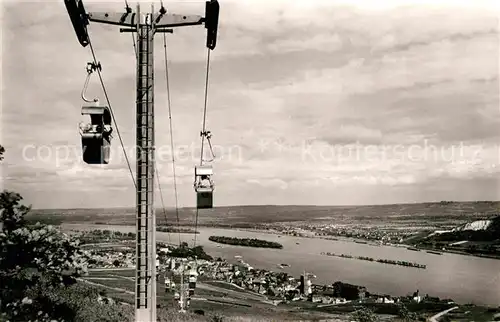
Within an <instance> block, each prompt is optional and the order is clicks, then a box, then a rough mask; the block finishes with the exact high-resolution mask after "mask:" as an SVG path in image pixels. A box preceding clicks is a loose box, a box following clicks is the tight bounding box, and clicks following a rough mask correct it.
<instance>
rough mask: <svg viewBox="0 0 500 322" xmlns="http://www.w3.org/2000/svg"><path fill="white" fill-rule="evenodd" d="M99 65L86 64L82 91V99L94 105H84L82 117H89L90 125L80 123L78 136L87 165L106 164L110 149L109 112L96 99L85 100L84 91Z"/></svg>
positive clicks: (110, 129) (111, 129)
mask: <svg viewBox="0 0 500 322" xmlns="http://www.w3.org/2000/svg"><path fill="white" fill-rule="evenodd" d="M97 68H100V65H95V64H93V63H88V64H87V79H86V80H85V85H84V87H83V90H82V99H83V100H84V101H85V102H88V103H91V102H93V103H94V105H84V106H83V107H82V115H89V116H90V123H80V135H81V137H82V154H83V161H84V162H85V163H87V164H108V163H109V157H110V148H111V138H112V137H111V133H112V132H113V128H112V127H111V111H110V110H109V108H108V107H107V106H100V105H99V100H98V99H97V98H96V99H94V100H93V101H90V100H88V99H86V98H85V90H86V89H87V85H88V83H89V79H90V75H91V74H92V72H93V71H94V70H96V69H97Z"/></svg>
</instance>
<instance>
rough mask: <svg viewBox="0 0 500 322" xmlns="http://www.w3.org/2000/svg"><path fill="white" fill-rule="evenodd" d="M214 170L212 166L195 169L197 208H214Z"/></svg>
mask: <svg viewBox="0 0 500 322" xmlns="http://www.w3.org/2000/svg"><path fill="white" fill-rule="evenodd" d="M212 174H213V169H212V166H210V165H201V166H197V167H195V168H194V176H195V179H194V190H195V191H196V207H197V208H198V209H207V208H213V191H214V182H213V180H212Z"/></svg>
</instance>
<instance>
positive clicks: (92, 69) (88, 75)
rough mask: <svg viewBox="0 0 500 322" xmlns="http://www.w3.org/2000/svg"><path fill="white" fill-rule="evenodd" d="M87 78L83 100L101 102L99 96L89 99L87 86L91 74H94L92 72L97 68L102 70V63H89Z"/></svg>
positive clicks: (83, 90)
mask: <svg viewBox="0 0 500 322" xmlns="http://www.w3.org/2000/svg"><path fill="white" fill-rule="evenodd" d="M86 70H87V78H86V79H85V84H84V85H83V89H82V100H84V101H85V102H87V103H99V99H98V98H94V99H93V100H89V99H87V98H86V97H85V92H86V91H87V87H88V85H89V81H90V76H92V73H93V72H94V71H96V70H102V68H101V63H97V64H95V63H91V62H89V63H87V68H86Z"/></svg>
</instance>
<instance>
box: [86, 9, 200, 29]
mask: <svg viewBox="0 0 500 322" xmlns="http://www.w3.org/2000/svg"><path fill="white" fill-rule="evenodd" d="M136 17H137V14H136V13H131V14H127V15H124V14H123V13H116V12H90V13H89V14H88V19H89V21H92V22H99V23H105V24H109V25H118V26H126V27H136V26H137V19H136ZM153 20H154V21H156V22H157V23H156V24H155V26H156V27H157V28H172V27H181V26H194V25H201V24H203V22H204V18H203V17H202V16H198V15H188V16H186V15H178V14H164V15H162V14H158V13H155V14H153Z"/></svg>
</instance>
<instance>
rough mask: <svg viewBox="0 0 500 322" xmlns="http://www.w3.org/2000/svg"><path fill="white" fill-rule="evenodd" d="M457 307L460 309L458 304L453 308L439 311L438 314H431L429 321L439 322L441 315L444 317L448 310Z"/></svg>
mask: <svg viewBox="0 0 500 322" xmlns="http://www.w3.org/2000/svg"><path fill="white" fill-rule="evenodd" d="M456 309H458V306H454V307H452V308H451V309H447V310H444V311H443V312H439V313H438V314H436V315H433V316H431V317H430V319H429V321H430V322H438V321H439V318H440V317H442V316H443V315H445V314H447V313H448V312H450V311H453V310H456Z"/></svg>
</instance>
